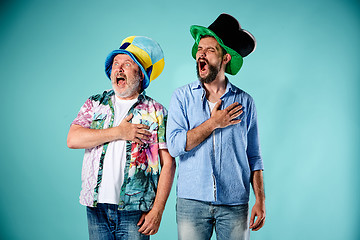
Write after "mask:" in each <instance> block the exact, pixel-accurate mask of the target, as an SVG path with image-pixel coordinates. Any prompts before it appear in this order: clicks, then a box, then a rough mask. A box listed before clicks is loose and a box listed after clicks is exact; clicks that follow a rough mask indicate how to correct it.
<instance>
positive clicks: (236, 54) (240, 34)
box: [190, 13, 256, 75]
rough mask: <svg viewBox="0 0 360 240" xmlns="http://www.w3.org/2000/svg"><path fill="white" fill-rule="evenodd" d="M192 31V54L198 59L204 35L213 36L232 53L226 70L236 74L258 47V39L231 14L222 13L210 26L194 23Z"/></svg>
mask: <svg viewBox="0 0 360 240" xmlns="http://www.w3.org/2000/svg"><path fill="white" fill-rule="evenodd" d="M190 33H191V35H192V37H193V38H194V39H195V43H194V46H193V47H192V56H193V57H194V58H195V59H196V53H197V50H198V45H199V42H200V39H201V37H202V36H206V35H208V36H212V37H214V38H215V39H216V40H217V42H218V43H219V44H220V46H222V47H223V48H224V49H225V50H226V52H227V53H229V54H230V55H231V60H230V62H229V63H228V64H227V65H226V69H225V72H226V73H229V74H231V75H235V74H237V73H238V72H239V70H240V68H241V66H242V64H243V58H244V57H246V56H247V55H249V54H250V53H252V52H253V51H254V50H255V48H256V40H255V38H254V36H253V35H252V34H251V33H249V32H248V31H246V30H244V29H242V28H241V26H240V23H239V22H238V21H237V20H236V19H235V18H234V17H233V16H231V15H229V14H225V13H223V14H221V15H220V16H219V17H218V18H217V19H216V20H215V21H214V22H213V23H212V24H211V25H210V26H209V27H208V28H206V27H202V26H197V25H193V26H191V27H190Z"/></svg>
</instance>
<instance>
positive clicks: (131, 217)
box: [86, 203, 150, 240]
mask: <svg viewBox="0 0 360 240" xmlns="http://www.w3.org/2000/svg"><path fill="white" fill-rule="evenodd" d="M86 210H87V218H88V227H89V239H90V240H115V239H116V240H117V239H121V240H128V239H129V240H148V239H150V237H149V236H146V235H143V234H141V233H139V232H138V230H139V228H140V227H139V226H137V223H138V221H139V220H140V217H141V214H142V213H143V212H142V211H121V210H118V206H117V205H115V204H105V203H98V204H97V207H87V209H86Z"/></svg>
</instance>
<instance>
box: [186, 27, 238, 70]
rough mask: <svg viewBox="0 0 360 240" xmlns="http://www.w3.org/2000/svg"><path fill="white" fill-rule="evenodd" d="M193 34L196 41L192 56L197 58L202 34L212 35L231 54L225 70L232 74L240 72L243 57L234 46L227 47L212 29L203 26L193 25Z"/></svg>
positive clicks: (191, 28)
mask: <svg viewBox="0 0 360 240" xmlns="http://www.w3.org/2000/svg"><path fill="white" fill-rule="evenodd" d="M190 33H191V36H192V37H193V38H194V40H195V43H194V45H193V47H192V56H193V58H194V59H196V53H197V51H198V45H199V42H200V39H201V37H202V36H207V35H208V36H212V37H214V38H215V39H216V41H217V42H218V43H219V44H220V46H221V47H223V48H224V49H225V51H226V52H227V53H229V54H230V55H231V60H230V62H228V64H227V65H226V68H225V72H226V73H229V74H231V75H235V74H237V73H238V72H239V70H240V68H241V66H242V64H243V57H242V56H241V55H240V54H239V53H237V52H236V51H235V50H233V49H232V48H229V47H227V46H226V45H225V44H224V43H223V41H222V40H221V39H220V38H219V37H218V36H217V35H216V34H215V33H214V32H213V31H211V30H210V29H208V28H206V27H202V26H197V25H193V26H191V27H190Z"/></svg>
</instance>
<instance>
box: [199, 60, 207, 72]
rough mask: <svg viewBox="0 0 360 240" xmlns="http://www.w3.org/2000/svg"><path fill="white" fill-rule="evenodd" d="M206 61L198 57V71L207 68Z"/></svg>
mask: <svg viewBox="0 0 360 240" xmlns="http://www.w3.org/2000/svg"><path fill="white" fill-rule="evenodd" d="M207 65H208V64H207V61H206V60H205V59H199V60H198V66H199V70H200V72H204V71H206V69H207Z"/></svg>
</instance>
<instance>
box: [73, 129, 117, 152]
mask: <svg viewBox="0 0 360 240" xmlns="http://www.w3.org/2000/svg"><path fill="white" fill-rule="evenodd" d="M115 139H116V134H115V131H114V129H113V128H107V129H89V128H84V127H81V126H79V125H72V126H71V127H70V131H69V134H68V138H67V145H68V147H69V148H74V149H79V148H84V149H88V148H93V147H96V146H99V145H101V144H104V143H106V142H110V141H114V140H115Z"/></svg>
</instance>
